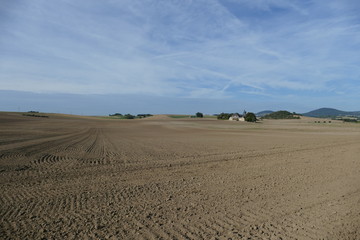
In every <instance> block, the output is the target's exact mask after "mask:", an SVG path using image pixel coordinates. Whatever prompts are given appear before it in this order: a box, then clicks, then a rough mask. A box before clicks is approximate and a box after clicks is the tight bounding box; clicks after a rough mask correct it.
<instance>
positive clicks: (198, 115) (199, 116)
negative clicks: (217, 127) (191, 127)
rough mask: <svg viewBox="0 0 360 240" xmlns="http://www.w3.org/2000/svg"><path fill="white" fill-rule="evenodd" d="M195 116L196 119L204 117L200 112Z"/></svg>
mask: <svg viewBox="0 0 360 240" xmlns="http://www.w3.org/2000/svg"><path fill="white" fill-rule="evenodd" d="M195 115H196V117H198V118H202V117H204V114H202V113H201V112H197V113H196V114H195Z"/></svg>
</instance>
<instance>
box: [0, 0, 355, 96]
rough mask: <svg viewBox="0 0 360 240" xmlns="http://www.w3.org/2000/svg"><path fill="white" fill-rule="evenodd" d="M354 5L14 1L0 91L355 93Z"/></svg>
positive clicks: (1, 45) (6, 24)
mask: <svg viewBox="0 0 360 240" xmlns="http://www.w3.org/2000/svg"><path fill="white" fill-rule="evenodd" d="M358 10H360V6H359V4H358V3H357V2H356V1H350V0H346V1H338V0H330V1H327V3H326V4H324V3H320V2H316V1H295V0H293V1H285V0H281V1H279V0H276V1H275V0H238V1H237V0H219V1H216V0H199V1H190V0H184V1H175V0H166V1H165V0H164V1H158V0H146V1H143V0H141V1H140V0H123V1H110V0H109V1H92V0H86V1H85V0H83V1H75V2H74V1H70V0H63V1H55V2H54V1H45V0H34V1H18V2H17V3H16V4H7V5H5V7H3V8H2V10H1V12H0V15H1V16H3V17H2V19H3V23H2V24H1V25H0V27H1V28H2V36H1V37H0V51H1V52H2V54H1V55H0V89H2V90H23V91H33V92H60V93H61V92H62V93H81V94H84V93H102V94H107V93H123V94H125V93H126V94H145V95H156V96H178V97H191V98H193V97H199V98H228V97H233V98H237V97H239V96H240V95H241V94H244V93H246V94H247V95H254V96H255V97H256V96H274V95H276V94H284V95H286V94H287V93H288V92H293V91H299V94H304V92H305V93H306V94H307V95H311V94H312V93H314V94H317V93H318V92H327V93H328V94H329V95H331V94H336V93H339V92H344V93H349V94H353V93H354V90H353V89H355V88H356V87H357V86H358V85H359V79H360V78H359V77H360V69H359V68H358V63H359V62H360V54H359V50H360V37H359V36H360V19H359V16H358V14H356V13H357V12H358ZM354 95H355V94H354Z"/></svg>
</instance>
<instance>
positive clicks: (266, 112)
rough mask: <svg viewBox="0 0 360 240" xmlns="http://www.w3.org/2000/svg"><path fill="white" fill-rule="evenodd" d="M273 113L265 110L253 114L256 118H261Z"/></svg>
mask: <svg viewBox="0 0 360 240" xmlns="http://www.w3.org/2000/svg"><path fill="white" fill-rule="evenodd" d="M273 112H274V111H271V110H265V111H261V112H258V113H257V114H255V115H256V116H257V117H263V116H265V115H267V114H269V113H273Z"/></svg>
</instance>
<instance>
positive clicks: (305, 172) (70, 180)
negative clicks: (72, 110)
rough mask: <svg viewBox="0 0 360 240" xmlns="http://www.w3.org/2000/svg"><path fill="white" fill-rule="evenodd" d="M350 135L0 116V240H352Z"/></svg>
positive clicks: (358, 146)
mask: <svg viewBox="0 0 360 240" xmlns="http://www.w3.org/2000/svg"><path fill="white" fill-rule="evenodd" d="M359 156H360V125H359V124H344V123H340V122H334V121H332V123H314V120H313V119H302V120H287V121H281V120H268V121H263V122H260V123H256V124H253V123H243V122H230V121H219V120H215V119H210V120H209V119H206V120H198V119H193V120H191V119H186V120H181V119H170V118H166V117H158V118H156V117H154V118H153V119H148V120H146V121H145V120H136V121H135V120H104V119H91V118H77V117H71V116H65V115H63V116H57V115H51V116H50V117H49V118H35V117H28V116H22V115H21V114H18V113H0V190H1V195H0V238H1V239H360V230H359V229H360V200H359V199H360V184H359V183H360V161H359Z"/></svg>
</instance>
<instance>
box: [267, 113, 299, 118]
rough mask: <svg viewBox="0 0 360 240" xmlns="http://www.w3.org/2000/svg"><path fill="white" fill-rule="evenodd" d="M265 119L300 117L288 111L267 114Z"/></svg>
mask: <svg viewBox="0 0 360 240" xmlns="http://www.w3.org/2000/svg"><path fill="white" fill-rule="evenodd" d="M263 118H265V119H299V118H300V117H299V116H298V115H295V114H293V113H291V112H288V111H277V112H272V113H269V114H266V115H265V116H263Z"/></svg>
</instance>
